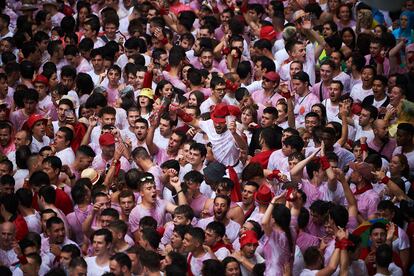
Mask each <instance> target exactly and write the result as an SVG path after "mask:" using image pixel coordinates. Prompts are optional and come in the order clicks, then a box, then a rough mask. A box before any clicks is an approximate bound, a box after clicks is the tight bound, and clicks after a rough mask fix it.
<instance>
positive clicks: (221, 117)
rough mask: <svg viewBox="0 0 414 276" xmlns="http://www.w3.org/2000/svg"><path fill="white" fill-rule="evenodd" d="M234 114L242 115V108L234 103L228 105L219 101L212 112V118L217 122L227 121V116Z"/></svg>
mask: <svg viewBox="0 0 414 276" xmlns="http://www.w3.org/2000/svg"><path fill="white" fill-rule="evenodd" d="M228 115H233V116H236V117H237V116H239V115H240V108H238V107H237V106H234V105H227V104H225V103H219V104H218V105H216V106H215V107H214V109H213V111H212V112H211V119H212V120H213V122H215V123H225V122H226V116H228Z"/></svg>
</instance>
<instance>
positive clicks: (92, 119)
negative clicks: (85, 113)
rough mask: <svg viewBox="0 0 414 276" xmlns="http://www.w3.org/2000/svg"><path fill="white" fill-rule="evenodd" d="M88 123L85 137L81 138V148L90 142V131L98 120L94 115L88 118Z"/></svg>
mask: <svg viewBox="0 0 414 276" xmlns="http://www.w3.org/2000/svg"><path fill="white" fill-rule="evenodd" d="M88 121H89V125H88V128H87V129H86V133H85V135H84V136H83V138H82V141H81V146H83V145H88V144H89V141H90V140H91V134H92V130H93V128H94V127H96V125H97V124H98V118H97V117H96V116H95V114H94V115H92V116H91V117H89V118H88Z"/></svg>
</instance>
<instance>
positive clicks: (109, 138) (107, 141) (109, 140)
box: [99, 133, 115, 146]
mask: <svg viewBox="0 0 414 276" xmlns="http://www.w3.org/2000/svg"><path fill="white" fill-rule="evenodd" d="M99 144H100V145H101V146H112V145H115V137H114V136H113V135H112V134H111V133H104V134H102V135H101V136H100V137H99Z"/></svg>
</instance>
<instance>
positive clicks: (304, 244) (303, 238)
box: [296, 231, 320, 254]
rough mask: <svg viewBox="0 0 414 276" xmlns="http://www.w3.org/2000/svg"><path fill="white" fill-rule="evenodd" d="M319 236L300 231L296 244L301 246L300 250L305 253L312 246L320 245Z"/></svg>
mask: <svg viewBox="0 0 414 276" xmlns="http://www.w3.org/2000/svg"><path fill="white" fill-rule="evenodd" d="M319 243H320V242H319V238H318V237H315V236H313V235H311V234H309V233H306V232H304V231H300V232H299V234H298V237H297V239H296V245H297V246H299V248H300V251H301V252H302V254H303V253H305V251H306V249H307V248H308V247H310V246H319Z"/></svg>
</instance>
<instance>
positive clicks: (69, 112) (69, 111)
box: [65, 110, 73, 117]
mask: <svg viewBox="0 0 414 276" xmlns="http://www.w3.org/2000/svg"><path fill="white" fill-rule="evenodd" d="M65 116H66V117H73V111H72V110H65Z"/></svg>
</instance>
